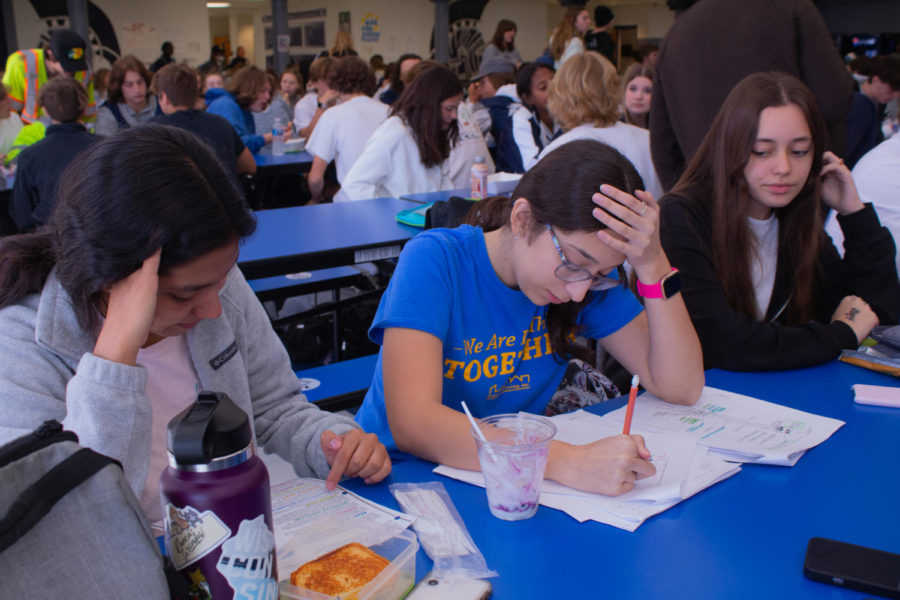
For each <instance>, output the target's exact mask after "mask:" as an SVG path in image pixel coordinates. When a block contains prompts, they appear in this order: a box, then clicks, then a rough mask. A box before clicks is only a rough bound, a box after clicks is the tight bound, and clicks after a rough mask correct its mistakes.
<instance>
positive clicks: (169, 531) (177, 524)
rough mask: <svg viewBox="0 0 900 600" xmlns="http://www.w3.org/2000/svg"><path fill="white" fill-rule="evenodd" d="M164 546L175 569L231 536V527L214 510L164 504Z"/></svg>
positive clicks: (214, 547) (198, 558)
mask: <svg viewBox="0 0 900 600" xmlns="http://www.w3.org/2000/svg"><path fill="white" fill-rule="evenodd" d="M164 513H165V521H166V549H167V550H168V553H169V556H171V557H172V564H174V565H175V568H176V569H178V570H181V569H183V568H184V567H186V566H188V565H190V564H191V563H194V562H197V561H198V560H200V559H201V558H203V557H204V556H206V555H207V554H209V553H210V552H212V551H213V550H215V549H216V548H218V547H219V544H221V543H222V542H224V541H225V540H227V539H228V538H229V537H230V536H231V530H230V529H229V528H228V526H227V525H225V523H223V522H222V520H221V519H219V517H217V516H216V513H214V512H212V511H209V510H206V511H202V512H201V511H199V510H197V509H196V508H194V507H193V506H185V507H184V508H178V507H176V506H173V505H172V504H166V506H165V509H164Z"/></svg>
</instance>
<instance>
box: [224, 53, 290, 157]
mask: <svg viewBox="0 0 900 600" xmlns="http://www.w3.org/2000/svg"><path fill="white" fill-rule="evenodd" d="M271 93H272V84H271V83H270V82H269V77H268V75H266V72H265V71H263V70H262V69H260V68H259V67H255V66H253V65H250V66H248V67H244V68H243V69H241V70H240V71H238V72H237V73H235V75H234V77H232V78H231V83H229V84H228V87H227V88H225V89H212V90H209V91H208V92H207V97H208V98H209V97H211V98H212V101H211V102H210V103H209V106H207V108H206V112H208V113H210V114H213V115H219V116H220V117H224V118H225V120H226V121H228V122H229V123H231V126H232V127H234V130H235V131H237V134H238V135H239V136H241V140H242V141H243V142H244V145H246V146H247V147H248V148H249V149H250V152H257V151H258V150H259V149H260V148H262V147H263V146H264V145H266V144H268V143H270V142H271V141H272V132H271V131H265V132H262V133H257V132H256V124H255V123H254V120H253V113H255V112H261V111H263V110H265V108H266V105H267V104H268V103H269V98H270V97H271ZM284 137H285V139H287V138H288V137H290V130H289V129H285V132H284Z"/></svg>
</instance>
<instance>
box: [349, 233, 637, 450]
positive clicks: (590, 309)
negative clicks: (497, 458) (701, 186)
mask: <svg viewBox="0 0 900 600" xmlns="http://www.w3.org/2000/svg"><path fill="white" fill-rule="evenodd" d="M641 310H643V309H642V307H641V305H640V303H638V301H637V299H636V298H635V297H634V296H633V295H632V294H631V292H630V291H629V290H627V289H625V288H624V287H618V288H614V289H612V290H609V291H608V292H605V293H604V292H600V293H597V294H596V297H595V298H594V299H593V301H591V303H590V304H588V305H587V306H586V307H585V308H584V310H583V311H582V312H581V315H580V316H579V322H580V323H581V324H583V325H584V328H583V329H582V330H581V331H580V332H579V335H584V336H586V337H590V338H601V337H604V336H607V335H609V334H611V333H614V332H616V331H618V330H619V329H620V328H621V327H623V326H624V325H626V324H627V323H629V322H630V321H631V320H632V319H634V318H635V317H636V316H637V315H638V314H639V313H640V312H641ZM546 313H547V307H546V306H536V305H535V304H533V303H532V302H531V300H529V299H528V297H527V296H525V294H523V293H522V292H520V291H518V290H513V289H510V288H509V287H507V286H506V285H505V284H504V283H503V282H502V281H500V278H499V277H497V274H496V272H495V271H494V268H493V266H492V265H491V262H490V259H489V258H488V253H487V248H486V246H485V243H484V235H483V234H482V231H481V229H479V228H476V227H470V226H468V225H463V226H462V227H459V228H457V229H432V230H429V231H426V232H424V233H421V234H419V235H417V236H416V237H415V238H413V239H412V240H410V242H409V243H408V244H406V247H405V248H404V249H403V252H402V254H401V255H400V259H399V262H398V264H397V269H396V271H395V272H394V275H393V277H391V281H390V284H389V285H388V288H387V290H386V291H385V293H384V296H382V298H381V304H380V305H379V307H378V312H377V313H376V314H375V319H374V321H373V323H372V327H371V329H369V337H370V338H371V339H372V341H374V342H375V343H377V344H381V343H382V342H383V339H384V330H385V329H387V328H390V327H404V328H407V329H417V330H420V331H425V332H427V333H430V334H432V335H434V336H436V337H438V338H439V339H440V340H441V341H442V342H443V347H444V351H443V360H444V364H443V374H444V376H443V403H444V405H445V406H448V407H450V408H453V409H455V410H459V411H462V405H461V404H460V401H461V400H465V401H466V404H467V405H468V407H469V409H470V410H471V411H472V414H474V415H475V416H476V417H484V416H487V415H493V414H498V413H507V412H518V411H526V412H531V413H537V414H542V413H543V412H544V409H545V408H546V406H547V403H548V402H549V401H550V397H551V396H552V395H553V392H554V391H555V390H556V387H557V386H558V385H559V382H560V380H561V379H562V376H563V373H564V372H565V368H566V364H565V363H564V362H561V361H560V360H559V359H558V357H556V356H555V355H554V354H553V351H552V349H551V348H550V336H549V334H548V332H547V323H546ZM381 360H382V354H379V356H378V363H377V365H376V367H375V377H374V379H373V381H372V386H371V387H370V388H369V392H368V393H367V394H366V398H365V400H364V401H363V404H362V406H361V407H360V409H359V411H358V412H357V414H356V421H357V422H358V423H359V424H360V425H361V426H362V427H363V428H364V429H365V430H366V431H368V432H371V433H376V434H378V438H379V440H381V443H383V444H384V445H385V446H387V448H388V449H389V450H393V449H396V445H395V444H394V438H393V436H392V435H391V430H390V427H389V426H388V421H387V415H386V414H385V408H384V381H383V379H382V375H381Z"/></svg>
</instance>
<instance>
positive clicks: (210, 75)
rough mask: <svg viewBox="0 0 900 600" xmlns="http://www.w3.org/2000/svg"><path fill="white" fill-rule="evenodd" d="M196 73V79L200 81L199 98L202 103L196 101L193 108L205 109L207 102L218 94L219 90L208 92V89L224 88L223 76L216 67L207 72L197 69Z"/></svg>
mask: <svg viewBox="0 0 900 600" xmlns="http://www.w3.org/2000/svg"><path fill="white" fill-rule="evenodd" d="M197 75H198V78H197V81H198V82H200V100H202V101H203V105H202V106H201V105H200V102H199V101H198V103H197V104H196V105H195V106H194V108H198V109H200V110H206V107H207V106H209V103H210V102H212V101H213V99H214V98H215V97H216V96H217V95H218V94H219V92H212V93H210V90H219V89H225V78H224V77H222V73H221V72H220V71H219V70H218V69H212V70H210V71H208V72H207V73H203V71H200V70H197Z"/></svg>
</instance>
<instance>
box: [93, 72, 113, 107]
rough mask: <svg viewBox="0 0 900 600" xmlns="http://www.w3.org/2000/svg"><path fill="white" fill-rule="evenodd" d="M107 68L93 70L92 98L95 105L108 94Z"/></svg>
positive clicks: (99, 103) (102, 100)
mask: <svg viewBox="0 0 900 600" xmlns="http://www.w3.org/2000/svg"><path fill="white" fill-rule="evenodd" d="M109 72H110V71H109V69H105V68H104V69H97V70H96V71H95V72H94V100H95V101H96V102H97V105H98V106H99V105H101V104H103V103H104V102H106V98H107V96H108V95H109V92H108V90H109Z"/></svg>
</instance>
